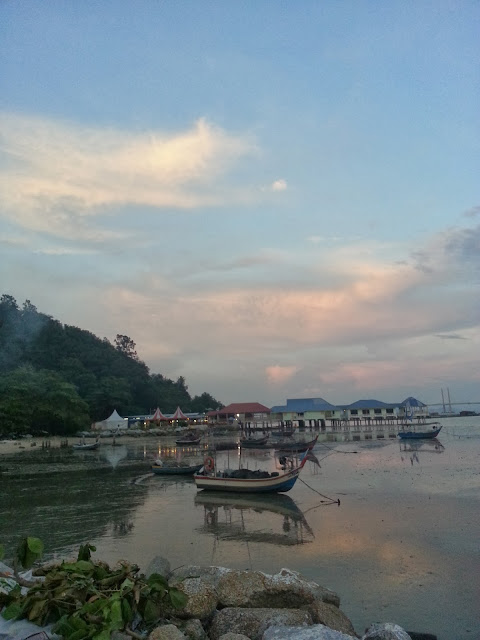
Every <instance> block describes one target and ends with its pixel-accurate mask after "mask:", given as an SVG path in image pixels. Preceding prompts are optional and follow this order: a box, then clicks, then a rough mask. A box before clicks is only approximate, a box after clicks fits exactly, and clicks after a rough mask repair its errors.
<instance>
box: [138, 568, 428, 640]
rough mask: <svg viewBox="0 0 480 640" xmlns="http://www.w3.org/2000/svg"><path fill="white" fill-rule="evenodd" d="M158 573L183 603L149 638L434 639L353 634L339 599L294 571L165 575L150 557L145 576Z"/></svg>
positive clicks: (397, 632)
mask: <svg viewBox="0 0 480 640" xmlns="http://www.w3.org/2000/svg"><path fill="white" fill-rule="evenodd" d="M152 572H157V573H163V574H164V575H166V576H168V577H169V585H171V586H175V587H177V588H178V589H181V590H182V591H183V592H184V593H185V594H186V595H187V596H188V602H187V604H186V605H185V607H184V608H183V609H181V610H180V611H177V612H176V619H174V620H171V621H170V623H169V624H165V625H162V626H158V627H157V628H156V629H154V630H153V631H152V632H151V634H150V636H149V640H352V638H362V640H420V639H422V640H434V639H435V637H434V636H431V635H430V636H429V635H428V634H427V635H425V634H408V633H407V632H406V631H404V630H403V629H402V628H401V627H399V626H398V625H395V624H391V623H387V624H373V625H371V627H369V629H367V630H366V632H365V633H364V634H363V635H358V634H357V633H356V631H355V629H354V627H353V625H352V623H351V621H350V620H349V619H348V617H347V616H346V615H345V614H344V613H343V612H342V611H341V609H340V598H339V596H338V595H337V594H336V593H335V592H333V591H331V590H330V589H327V588H325V587H322V586H320V585H318V584H316V583H315V582H311V581H309V580H306V579H305V578H304V577H302V576H301V575H300V574H299V573H297V572H295V571H290V570H289V569H282V570H281V571H280V572H279V573H277V574H274V575H269V574H266V573H263V572H260V571H237V570H233V569H226V568H223V567H204V566H186V567H182V568H180V569H177V570H175V571H174V572H173V573H171V572H170V570H169V566H168V563H166V561H165V560H163V559H160V558H159V559H156V560H155V561H153V563H152V564H151V565H150V567H149V569H148V570H147V573H152Z"/></svg>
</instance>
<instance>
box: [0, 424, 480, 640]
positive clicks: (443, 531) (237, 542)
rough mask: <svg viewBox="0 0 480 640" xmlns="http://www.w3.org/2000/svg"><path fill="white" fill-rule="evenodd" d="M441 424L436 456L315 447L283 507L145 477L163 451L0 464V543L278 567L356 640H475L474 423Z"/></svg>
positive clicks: (478, 439) (152, 447)
mask: <svg viewBox="0 0 480 640" xmlns="http://www.w3.org/2000/svg"><path fill="white" fill-rule="evenodd" d="M442 423H443V425H444V428H443V431H442V432H441V434H440V436H439V438H438V442H440V443H441V445H440V446H439V445H438V442H424V443H423V444H417V445H414V447H415V448H413V449H411V445H410V444H407V445H406V447H405V445H404V444H402V443H400V442H398V441H397V440H388V439H387V440H384V441H382V440H373V441H360V442H356V441H355V442H354V441H347V442H345V441H337V442H335V441H332V440H331V439H330V440H329V441H325V442H323V443H318V444H317V446H316V448H315V455H316V457H317V458H318V460H319V461H320V465H321V467H320V468H318V467H317V466H315V465H314V464H313V463H312V462H309V463H308V465H307V467H306V468H305V469H304V471H303V472H302V475H301V480H303V482H302V481H297V484H296V485H295V487H294V488H293V489H292V490H291V491H290V492H289V493H288V494H286V495H284V496H278V497H274V496H272V497H268V496H267V497H265V498H261V499H256V500H255V499H252V498H248V497H247V496H240V497H238V496H237V497H235V496H234V497H233V498H231V497H230V496H222V494H218V495H214V496H213V497H212V496H210V495H208V494H206V495H205V494H204V493H203V492H197V490H196V487H195V485H194V484H193V482H192V481H191V480H189V479H175V478H168V479H166V478H162V477H160V476H153V475H151V474H150V473H149V462H150V460H151V459H152V457H153V456H154V455H156V453H157V452H158V448H159V446H162V447H165V446H166V445H167V444H168V440H165V439H161V440H154V439H152V440H148V441H141V442H140V441H135V442H134V443H132V444H128V445H124V444H122V445H120V446H117V447H112V446H111V444H102V446H101V448H100V449H99V450H98V451H96V452H73V451H72V450H60V449H51V450H49V451H48V450H45V451H41V450H36V449H35V448H31V449H30V450H25V451H24V452H22V453H21V454H20V455H17V456H13V457H8V458H6V457H2V458H0V468H1V469H2V471H3V473H2V474H1V475H0V483H1V485H0V486H1V493H0V541H2V542H3V543H4V544H5V546H6V548H7V555H8V554H9V553H10V554H11V553H12V551H13V548H14V546H15V544H16V542H17V541H18V540H19V539H20V538H21V537H23V536H25V535H34V536H38V537H40V538H42V540H43V541H44V542H45V545H46V551H47V556H48V557H52V556H54V557H55V556H64V555H69V554H71V553H72V552H74V551H76V550H77V548H78V546H79V545H80V544H81V543H85V542H91V543H92V544H94V545H95V546H96V547H97V553H96V557H98V558H102V559H104V560H106V561H108V562H110V563H114V562H115V561H117V560H119V559H123V558H125V559H128V560H131V561H134V562H137V564H139V565H140V566H141V567H142V568H144V569H145V568H146V566H147V564H148V563H149V561H150V560H151V559H152V558H153V557H154V556H155V555H163V556H165V557H167V558H168V559H169V560H170V563H171V566H172V568H174V567H177V566H180V565H184V564H216V565H221V566H229V567H234V568H239V569H247V568H248V569H259V570H263V571H266V572H268V573H274V572H277V571H279V570H280V569H281V568H282V567H288V568H290V569H295V570H297V571H300V572H301V573H302V574H303V575H305V576H306V577H308V578H310V579H312V580H315V581H316V582H318V583H320V584H322V585H324V586H327V587H330V588H331V589H333V590H335V591H337V592H338V593H339V595H340V597H341V607H342V610H343V611H344V612H345V613H346V614H347V615H348V616H349V617H350V618H351V620H352V622H353V624H354V626H355V628H356V630H357V632H359V633H361V632H363V630H364V628H365V627H366V626H368V624H370V623H371V622H373V621H393V622H397V623H398V624H400V625H402V626H403V627H404V628H406V629H410V630H414V631H424V632H430V633H435V634H437V636H438V638H439V640H467V639H468V640H479V639H480V418H479V417H474V418H461V419H453V418H450V419H444V420H442ZM417 447H418V448H417ZM405 448H406V449H407V450H405ZM195 453H196V452H195V450H192V451H187V452H186V453H184V454H183V455H186V454H188V455H194V454H195ZM272 454H273V452H272V451H256V452H253V451H252V452H249V454H248V456H249V466H250V467H253V468H255V467H257V468H270V469H273V468H275V458H274V456H273V455H272ZM200 455H201V454H200ZM218 456H219V457H218V460H217V463H218V465H219V466H220V467H223V466H224V465H228V466H229V467H236V466H238V454H237V453H236V452H235V451H230V452H222V453H221V454H218ZM320 494H322V495H320ZM328 497H332V498H334V499H338V498H340V501H341V504H340V506H338V505H336V504H335V505H332V504H328V502H327V498H328Z"/></svg>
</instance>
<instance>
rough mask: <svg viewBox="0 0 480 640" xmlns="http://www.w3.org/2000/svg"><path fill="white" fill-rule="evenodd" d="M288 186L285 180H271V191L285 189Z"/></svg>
mask: <svg viewBox="0 0 480 640" xmlns="http://www.w3.org/2000/svg"><path fill="white" fill-rule="evenodd" d="M287 188H288V185H287V181H286V180H282V179H281V180H275V182H272V185H271V189H272V191H286V190H287Z"/></svg>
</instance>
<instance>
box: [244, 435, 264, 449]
mask: <svg viewBox="0 0 480 640" xmlns="http://www.w3.org/2000/svg"><path fill="white" fill-rule="evenodd" d="M267 440H268V436H266V437H265V438H252V439H251V440H250V439H248V438H247V439H245V440H240V446H241V447H243V448H244V449H255V447H263V445H265V444H267Z"/></svg>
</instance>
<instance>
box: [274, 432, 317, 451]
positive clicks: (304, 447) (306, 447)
mask: <svg viewBox="0 0 480 640" xmlns="http://www.w3.org/2000/svg"><path fill="white" fill-rule="evenodd" d="M317 440H318V436H316V437H315V438H314V439H313V440H310V441H309V442H292V441H288V440H287V441H285V440H281V441H279V442H274V443H273V448H274V449H276V450H277V451H288V452H290V453H303V452H305V451H310V449H313V447H314V446H315V445H316V443H317Z"/></svg>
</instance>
